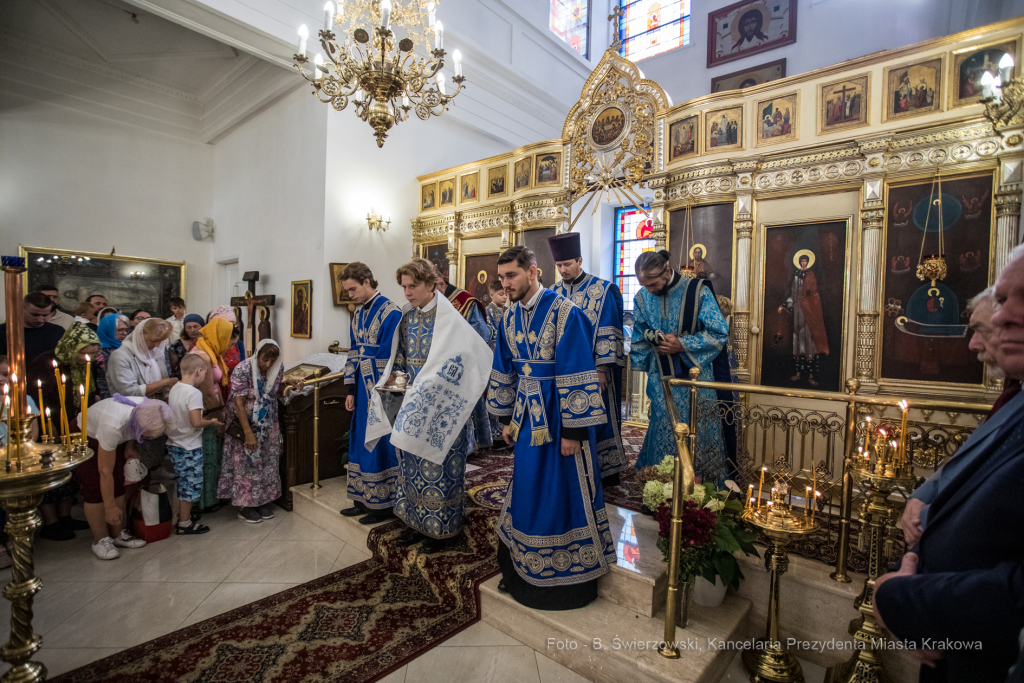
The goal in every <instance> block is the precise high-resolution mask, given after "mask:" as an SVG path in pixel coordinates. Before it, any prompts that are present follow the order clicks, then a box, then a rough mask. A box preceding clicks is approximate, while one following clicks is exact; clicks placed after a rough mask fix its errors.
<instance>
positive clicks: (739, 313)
mask: <svg viewBox="0 0 1024 683" xmlns="http://www.w3.org/2000/svg"><path fill="white" fill-rule="evenodd" d="M753 204H754V197H753V194H751V193H749V192H748V193H744V194H740V195H738V196H737V197H736V214H735V216H736V217H735V218H734V219H733V229H734V230H735V231H736V263H734V264H733V270H734V271H735V272H736V288H735V289H734V290H733V293H732V298H733V313H732V322H733V325H732V339H733V344H734V348H735V350H736V365H737V368H736V369H737V370H738V374H746V373H749V371H750V362H749V358H750V333H751V330H750V267H751V266H750V239H751V237H752V235H753V233H754V221H753ZM755 334H756V333H755ZM741 379H749V377H743V378H741Z"/></svg>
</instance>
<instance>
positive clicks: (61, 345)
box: [25, 322, 108, 541]
mask: <svg viewBox="0 0 1024 683" xmlns="http://www.w3.org/2000/svg"><path fill="white" fill-rule="evenodd" d="M99 354H100V338H99V337H98V336H97V335H96V333H95V332H93V331H92V330H91V329H89V327H88V326H87V325H86V324H84V323H79V322H76V323H72V324H71V326H70V327H68V329H67V330H66V331H65V332H64V336H63V337H61V338H60V341H59V342H57V348H56V349H54V350H53V351H47V352H45V353H42V354H40V355H38V356H36V358H35V359H34V360H33V361H32V363H31V365H29V366H28V367H27V368H26V369H25V370H26V372H25V374H26V378H27V379H28V386H29V387H30V389H31V392H30V393H32V394H35V398H37V399H38V398H39V393H40V392H41V393H42V396H43V409H44V410H46V409H49V411H50V415H51V418H50V420H49V422H48V423H47V424H48V425H52V427H53V430H54V435H57V436H60V435H63V433H64V432H63V430H62V428H61V420H60V415H61V412H60V393H59V391H58V389H57V378H56V377H55V376H54V373H53V369H54V367H56V368H57V372H59V373H60V374H62V375H63V376H64V377H66V378H67V382H65V384H64V394H65V399H66V401H65V404H64V408H65V411H66V412H67V415H68V420H69V422H73V421H74V419H75V415H77V414H78V413H79V411H80V410H81V404H82V397H81V395H80V394H79V387H80V386H82V387H83V388H84V385H85V374H86V373H85V369H86V366H87V364H89V363H91V364H92V369H91V370H90V372H89V387H88V388H87V389H86V392H87V395H88V396H89V405H92V404H93V403H96V402H97V401H100V400H101V399H103V398H108V397H107V396H104V395H103V394H102V393H101V391H100V387H101V386H102V387H105V386H106V382H105V373H104V370H103V367H102V366H101V365H100V363H99ZM87 358H88V360H86V359H87ZM45 417H46V416H45V415H44V416H43V419H45ZM71 431H72V433H74V431H75V429H74V427H73V426H72V427H71ZM78 490H79V486H78V480H77V479H74V478H72V479H71V481H69V482H68V483H67V484H64V485H63V486H60V487H58V488H56V489H54V490H52V491H48V492H47V493H46V494H45V495H44V496H43V503H42V505H40V506H39V512H40V514H41V515H42V517H43V528H42V529H41V530H40V532H39V535H40V536H42V537H43V538H45V539H49V540H51V541H70V540H71V539H73V538H74V537H75V531H82V530H85V529H88V528H89V525H88V524H86V523H85V522H82V521H79V520H76V519H72V517H71V505H72V503H73V502H74V497H75V495H76V494H77V493H78Z"/></svg>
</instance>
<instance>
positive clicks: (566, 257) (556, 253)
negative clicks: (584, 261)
mask: <svg viewBox="0 0 1024 683" xmlns="http://www.w3.org/2000/svg"><path fill="white" fill-rule="evenodd" d="M548 246H549V247H551V256H552V257H553V258H554V259H555V261H556V262H558V261H570V260H572V259H577V258H580V257H582V256H583V252H582V251H581V250H580V234H579V233H578V232H567V233H565V234H563V235H555V236H554V237H549V238H548Z"/></svg>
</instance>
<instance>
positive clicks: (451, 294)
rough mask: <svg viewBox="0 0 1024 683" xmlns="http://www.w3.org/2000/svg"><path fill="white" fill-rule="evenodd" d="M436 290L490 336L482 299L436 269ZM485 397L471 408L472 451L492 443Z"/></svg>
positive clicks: (475, 326) (470, 446)
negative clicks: (447, 278)
mask: <svg viewBox="0 0 1024 683" xmlns="http://www.w3.org/2000/svg"><path fill="white" fill-rule="evenodd" d="M435 268H436V266H435ZM436 287H437V291H438V292H440V293H441V294H442V295H444V296H445V297H446V298H447V299H448V301H449V302H450V303H451V305H452V306H454V307H455V310H457V311H458V312H459V314H460V315H461V316H462V317H463V318H465V319H466V322H468V323H469V325H470V327H472V328H473V329H474V330H475V331H476V333H477V334H478V335H480V338H481V339H483V340H484V341H487V340H488V339H489V338H490V329H489V326H488V322H487V309H486V308H485V307H484V304H483V302H482V301H480V300H479V299H477V298H476V297H475V296H473V295H472V294H470V293H469V292H467V291H466V290H464V289H459V288H458V287H456V286H455V285H453V284H451V283H450V282H448V281H447V280H445V279H444V277H443V275H442V274H441V271H440V270H438V271H437V280H436ZM486 401H487V397H486V396H481V397H480V400H479V401H478V402H477V404H476V407H475V408H474V409H473V419H472V421H471V422H470V433H469V435H470V439H469V452H470V453H473V452H474V451H478V450H481V449H484V448H490V447H491V443H492V437H493V435H492V434H491V422H490V419H489V418H488V415H487V403H486Z"/></svg>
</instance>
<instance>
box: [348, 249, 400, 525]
mask: <svg viewBox="0 0 1024 683" xmlns="http://www.w3.org/2000/svg"><path fill="white" fill-rule="evenodd" d="M339 279H340V280H341V286H342V287H344V288H345V291H346V292H347V293H348V296H349V298H350V299H352V300H353V301H355V302H356V303H357V304H359V308H357V309H356V310H355V312H354V313H352V330H351V339H352V350H351V351H349V352H348V360H347V361H346V363H345V384H346V389H347V390H348V396H347V397H346V398H345V410H348V411H349V412H351V413H353V415H352V428H351V430H350V431H349V440H348V492H347V495H348V498H349V499H350V500H352V507H350V508H345V509H344V510H342V511H341V514H343V515H345V516H346V517H359V516H362V515H365V517H363V518H362V519H360V520H359V523H360V524H376V523H377V522H383V521H384V520H385V519H387V518H389V517H392V516H393V513H392V511H391V510H392V508H393V507H394V505H395V480H396V479H397V478H398V457H397V456H396V455H395V449H394V447H393V446H392V445H391V440H390V439H389V438H388V437H386V436H385V437H383V438H381V440H380V441H378V442H377V444H376V446H374V447H373V448H372V449H368V448H366V446H365V443H364V442H365V437H366V418H367V415H368V411H369V407H370V399H371V398H372V397H373V392H374V388H373V387H374V386H375V385H376V384H377V382H378V381H379V380H380V376H381V373H382V372H384V367H385V366H386V365H387V363H388V360H389V359H390V358H391V346H392V344H393V343H394V339H395V331H396V330H397V329H398V324H399V323H400V322H401V320H402V311H401V309H399V308H398V306H396V305H395V304H394V303H393V302H392V301H391V300H390V299H388V298H387V297H385V296H384V295H383V294H381V293H380V292H378V291H377V281H376V280H375V279H374V278H373V272H372V271H371V270H370V267H369V266H367V265H366V264H365V263H360V262H359V261H354V262H352V263H350V264H348V265H347V266H345V270H344V271H342V273H341V275H340V277H339Z"/></svg>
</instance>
